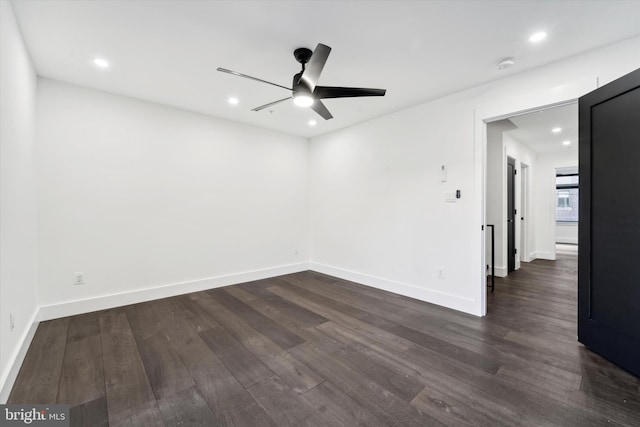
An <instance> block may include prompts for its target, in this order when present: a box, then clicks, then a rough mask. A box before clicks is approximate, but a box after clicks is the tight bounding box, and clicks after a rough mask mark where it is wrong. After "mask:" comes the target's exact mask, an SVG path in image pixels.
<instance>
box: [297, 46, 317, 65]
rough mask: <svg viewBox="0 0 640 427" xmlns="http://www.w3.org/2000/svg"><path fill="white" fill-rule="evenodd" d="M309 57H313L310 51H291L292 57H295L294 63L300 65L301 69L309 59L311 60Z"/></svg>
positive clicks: (304, 49)
mask: <svg viewBox="0 0 640 427" xmlns="http://www.w3.org/2000/svg"><path fill="white" fill-rule="evenodd" d="M311 55H313V52H312V51H311V49H307V48H306V47H300V48H298V49H296V50H294V51H293V56H295V57H296V61H298V62H299V63H301V64H302V66H303V67H304V64H306V63H307V62H309V59H311Z"/></svg>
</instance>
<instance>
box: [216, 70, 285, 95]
mask: <svg viewBox="0 0 640 427" xmlns="http://www.w3.org/2000/svg"><path fill="white" fill-rule="evenodd" d="M217 70H218V71H221V72H223V73H227V74H233V75H234V76H238V77H244V78H245V79H250V80H255V81H257V82H262V83H267V84H270V85H273V86H278V87H281V88H282V89H287V90H293V89H292V88H290V87H286V86H282V85H279V84H277V83H271V82H268V81H266V80H262V79H259V78H257V77H251V76H247V75H246V74H242V73H239V72H237V71H231V70H227V69H226V68H220V67H218V69H217Z"/></svg>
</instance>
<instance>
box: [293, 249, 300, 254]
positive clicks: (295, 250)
mask: <svg viewBox="0 0 640 427" xmlns="http://www.w3.org/2000/svg"><path fill="white" fill-rule="evenodd" d="M299 253H300V251H298V248H293V254H294V255H296V256H297V255H298V254H299Z"/></svg>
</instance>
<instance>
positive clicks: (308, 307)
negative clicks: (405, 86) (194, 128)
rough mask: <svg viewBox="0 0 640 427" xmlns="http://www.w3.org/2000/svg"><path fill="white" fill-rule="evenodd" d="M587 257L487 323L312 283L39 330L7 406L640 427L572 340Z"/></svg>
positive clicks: (254, 419) (190, 416) (627, 389)
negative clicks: (579, 273) (579, 276)
mask: <svg viewBox="0 0 640 427" xmlns="http://www.w3.org/2000/svg"><path fill="white" fill-rule="evenodd" d="M576 263H577V262H576V257H575V255H572V254H571V253H570V252H567V253H564V252H561V253H560V255H559V260H558V261H555V262H552V261H542V260H539V261H534V262H532V263H528V264H525V263H523V266H522V268H521V269H520V270H518V271H516V272H514V273H512V274H511V275H510V276H509V277H508V278H506V279H498V280H497V281H496V290H495V293H493V294H489V300H488V306H489V314H488V316H487V317H485V318H476V317H473V316H470V315H465V314H461V313H458V312H455V311H452V310H448V309H445V308H441V307H438V306H434V305H431V304H427V303H423V302H420V301H416V300H413V299H410V298H405V297H401V296H398V295H394V294H390V293H387V292H383V291H380V290H376V289H372V288H368V287H365V286H362V285H358V284H354V283H351V282H346V281H343V280H339V279H336V278H333V277H329V276H325V275H322V274H318V273H313V272H305V273H298V274H292V275H288V276H282V277H278V278H274V279H268V280H261V281H256V282H251V283H245V284H241V285H236V286H230V287H226V288H220V289H215V290H211V291H207V292H198V293H193V294H189V295H184V296H180V297H174V298H166V299H162V300H156V301H152V302H147V303H142V304H135V305H131V306H126V307H121V308H117V309H111V310H105V311H101V312H95V313H89V314H84V315H81V316H73V317H68V318H63V319H57V320H52V321H48V322H43V323H41V324H40V325H39V327H38V330H37V332H36V335H35V338H34V340H33V342H32V344H31V347H30V349H29V352H28V354H27V356H26V359H25V362H24V364H23V367H22V369H21V371H20V374H19V377H18V379H17V381H16V383H15V386H14V388H13V390H12V393H11V396H10V398H9V401H10V403H54V402H58V403H67V404H70V405H71V407H72V409H71V424H72V425H74V426H80V425H83V426H107V425H111V426H161V425H166V426H177V425H181V426H191V425H197V426H223V425H224V426H226V425H229V426H296V427H298V426H314V425H317V426H349V427H351V426H357V425H361V426H420V427H424V426H440V425H447V426H467V425H483V426H517V425H527V426H528V425H531V426H602V425H625V426H638V425H640V380H639V379H638V378H635V377H633V376H631V375H630V374H627V373H626V372H624V371H622V370H620V369H618V368H617V367H615V366H613V365H612V364H610V363H608V362H607V361H605V360H603V359H602V358H600V357H599V356H597V355H595V354H593V353H591V352H589V351H588V350H587V349H585V348H584V347H583V346H581V345H580V344H579V343H578V342H577V341H576V266H577V265H576Z"/></svg>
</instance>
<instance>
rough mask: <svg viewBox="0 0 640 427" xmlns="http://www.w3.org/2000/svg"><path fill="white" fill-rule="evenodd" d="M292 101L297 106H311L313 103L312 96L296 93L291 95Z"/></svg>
mask: <svg viewBox="0 0 640 427" xmlns="http://www.w3.org/2000/svg"><path fill="white" fill-rule="evenodd" d="M293 103H294V104H296V105H297V106H298V107H311V106H312V105H313V98H312V97H310V96H307V95H298V96H294V97H293Z"/></svg>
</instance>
